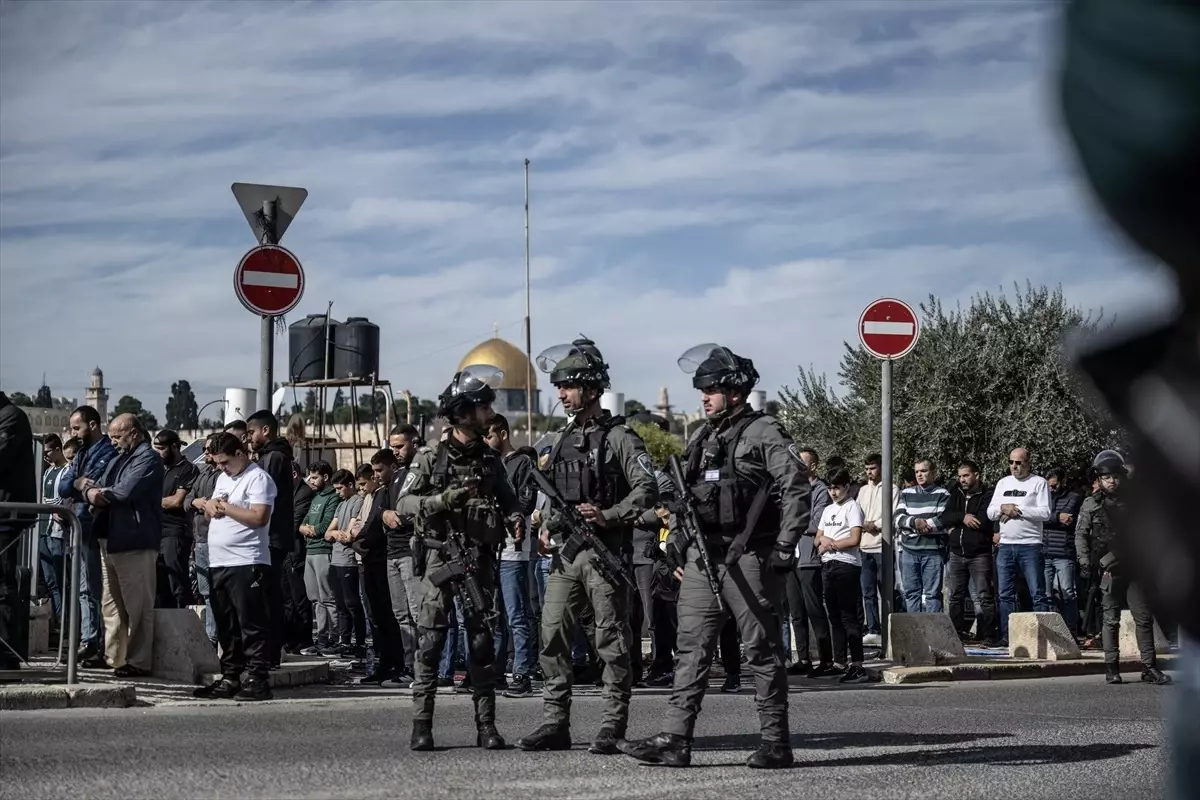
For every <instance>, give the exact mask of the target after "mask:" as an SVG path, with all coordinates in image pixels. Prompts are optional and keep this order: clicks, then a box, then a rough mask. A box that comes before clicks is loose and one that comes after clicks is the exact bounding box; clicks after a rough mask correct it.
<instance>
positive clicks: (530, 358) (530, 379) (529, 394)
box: [525, 158, 535, 447]
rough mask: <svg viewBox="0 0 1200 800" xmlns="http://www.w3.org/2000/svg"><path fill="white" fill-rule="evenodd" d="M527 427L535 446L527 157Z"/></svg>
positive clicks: (526, 166) (527, 160)
mask: <svg viewBox="0 0 1200 800" xmlns="http://www.w3.org/2000/svg"><path fill="white" fill-rule="evenodd" d="M525 360H526V361H527V362H528V363H527V364H526V366H525V369H526V374H525V427H526V429H527V435H528V437H529V446H530V447H533V412H534V410H535V409H534V407H533V332H532V331H531V330H530V327H529V159H528V158H527V159H525Z"/></svg>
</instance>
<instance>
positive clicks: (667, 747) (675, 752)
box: [617, 733, 692, 767]
mask: <svg viewBox="0 0 1200 800" xmlns="http://www.w3.org/2000/svg"><path fill="white" fill-rule="evenodd" d="M617 746H618V748H619V749H620V750H621V752H622V753H624V754H625V755H627V756H632V757H633V758H636V759H637V760H638V761H645V762H646V763H647V764H665V765H667V766H668V767H687V766H691V763H692V742H691V740H690V739H685V738H683V737H682V736H676V735H675V734H673V733H659V734H656V735H654V736H651V737H650V738H649V739H634V740H633V741H629V740H624V741H622V742H621V743H620V744H618V745H617Z"/></svg>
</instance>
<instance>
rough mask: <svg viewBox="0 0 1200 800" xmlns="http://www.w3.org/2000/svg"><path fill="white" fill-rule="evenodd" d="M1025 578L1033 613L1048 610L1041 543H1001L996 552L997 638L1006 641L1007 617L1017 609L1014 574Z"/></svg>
mask: <svg viewBox="0 0 1200 800" xmlns="http://www.w3.org/2000/svg"><path fill="white" fill-rule="evenodd" d="M1018 572H1020V573H1021V574H1022V575H1023V576H1024V578H1025V585H1027V586H1028V587H1029V594H1030V595H1031V597H1032V600H1033V610H1034V611H1049V610H1050V606H1049V604H1047V603H1046V565H1045V563H1044V562H1043V559H1042V546H1041V545H1040V544H1002V545H1000V549H999V551H998V552H997V553H996V583H997V584H998V585H999V587H1000V638H1001V639H1003V640H1004V641H1008V615H1009V614H1011V613H1013V611H1015V610H1016V608H1017V573H1018Z"/></svg>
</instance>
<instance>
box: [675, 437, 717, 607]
mask: <svg viewBox="0 0 1200 800" xmlns="http://www.w3.org/2000/svg"><path fill="white" fill-rule="evenodd" d="M667 466H668V468H669V469H670V470H671V480H672V481H674V482H675V486H676V489H677V491H678V492H679V511H680V514H679V524H680V527H681V528H682V529H683V533H684V536H686V537H687V538H688V539H689V540H690V541H691V543H692V544H694V545H696V554H697V555H698V556H699V558H698V559H697V560H698V561H699V564H700V571H701V572H703V573H704V579H705V580H707V581H708V588H709V589H711V590H712V593H713V597H715V598H717V608H718V609H720V611H721V613H722V614H724V613H725V601H724V600H723V599H721V583H720V581H718V580H717V571H716V569H715V568H714V567H713V561H712V556H711V555H710V554H709V552H708V542H706V541H705V540H704V531H703V530H702V529H701V528H700V520H699V518H697V516H696V507H695V506H694V505H692V493H691V491H689V490H688V486H687V483H686V482H684V480H683V469H682V468H681V467H680V465H679V456H671V457H670V458H669V459H667Z"/></svg>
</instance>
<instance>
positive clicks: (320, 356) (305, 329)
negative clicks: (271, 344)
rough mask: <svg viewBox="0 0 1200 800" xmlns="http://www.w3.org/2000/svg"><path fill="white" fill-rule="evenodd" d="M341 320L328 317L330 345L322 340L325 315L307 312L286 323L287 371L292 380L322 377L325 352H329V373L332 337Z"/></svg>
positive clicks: (331, 360) (331, 364)
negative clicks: (302, 316) (301, 317)
mask: <svg viewBox="0 0 1200 800" xmlns="http://www.w3.org/2000/svg"><path fill="white" fill-rule="evenodd" d="M339 327H341V323H340V322H338V321H337V320H336V319H331V320H329V345H328V350H327V349H326V343H325V315H324V314H309V315H308V316H307V317H305V318H304V319H302V320H299V321H297V322H293V323H292V324H291V325H289V326H288V375H289V376H290V378H291V380H292V381H314V380H320V379H321V378H324V377H325V356H326V353H328V355H329V377H331V378H332V377H333V376H334V375H336V374H337V373H335V372H334V371H333V368H334V363H333V354H334V347H333V341H334V337H336V336H337V332H338V328H339Z"/></svg>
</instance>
